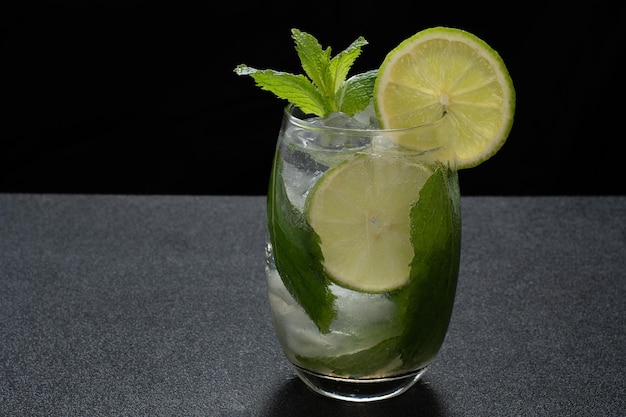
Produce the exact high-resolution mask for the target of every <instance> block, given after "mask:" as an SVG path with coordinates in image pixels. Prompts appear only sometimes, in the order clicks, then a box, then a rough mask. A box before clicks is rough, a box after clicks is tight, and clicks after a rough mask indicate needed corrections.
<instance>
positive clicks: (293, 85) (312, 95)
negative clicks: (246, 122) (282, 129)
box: [235, 65, 332, 117]
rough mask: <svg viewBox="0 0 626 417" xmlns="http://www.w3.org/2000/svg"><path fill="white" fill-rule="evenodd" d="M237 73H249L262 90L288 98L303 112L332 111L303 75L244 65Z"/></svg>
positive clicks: (318, 112)
mask: <svg viewBox="0 0 626 417" xmlns="http://www.w3.org/2000/svg"><path fill="white" fill-rule="evenodd" d="M235 72H236V73H237V74H238V75H250V76H251V77H252V78H253V79H254V81H255V82H256V84H257V86H259V87H261V89H262V90H266V91H270V92H272V93H274V94H275V95H276V96H277V97H279V98H282V99H285V100H289V102H291V103H292V104H294V105H295V106H297V107H299V108H300V110H302V111H303V112H304V113H311V114H315V115H318V116H320V117H321V116H324V115H325V114H328V113H330V112H331V111H332V109H331V108H329V107H328V101H327V100H326V99H325V98H324V97H323V96H322V95H321V94H320V92H319V91H318V90H317V89H316V88H315V86H314V85H313V84H312V83H311V81H310V80H309V79H308V78H306V77H305V76H304V75H293V74H289V73H286V72H279V71H274V70H263V71H261V70H258V69H255V68H252V67H248V66H246V65H239V66H237V68H236V69H235Z"/></svg>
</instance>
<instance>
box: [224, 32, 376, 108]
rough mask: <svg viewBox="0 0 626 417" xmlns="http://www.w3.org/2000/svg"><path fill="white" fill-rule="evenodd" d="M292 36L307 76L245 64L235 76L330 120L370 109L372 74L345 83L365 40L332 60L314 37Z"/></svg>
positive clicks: (238, 67)
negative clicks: (336, 114) (336, 115)
mask: <svg viewBox="0 0 626 417" xmlns="http://www.w3.org/2000/svg"><path fill="white" fill-rule="evenodd" d="M291 36H292V38H293V40H294V41H295V48H296V52H297V54H298V57H299V58H300V63H301V65H302V68H303V70H304V72H305V74H306V76H305V75H302V74H300V75H294V74H289V73H285V72H280V71H274V70H258V69H255V68H252V67H249V66H247V65H244V64H240V65H238V66H237V67H236V68H235V70H234V71H235V73H236V74H237V75H250V76H251V77H252V78H254V80H255V81H256V84H257V86H259V87H261V89H263V90H266V91H270V92H272V93H274V94H275V95H276V96H277V97H278V98H281V99H284V100H287V101H289V102H290V103H291V104H293V105H295V106H296V107H299V108H300V110H302V111H303V112H304V113H308V114H315V115H317V116H320V117H327V116H328V115H330V114H331V113H333V112H338V111H342V112H344V113H347V114H348V115H350V116H353V115H354V114H355V113H358V112H359V111H361V110H363V109H365V107H367V105H368V104H369V101H371V98H372V95H373V89H374V82H373V80H371V82H370V78H371V74H370V72H368V73H365V74H364V75H363V76H362V77H358V76H357V77H356V78H355V77H353V79H350V80H347V81H346V78H347V76H348V73H349V71H350V68H351V67H352V65H353V64H354V61H355V60H356V58H357V57H358V56H359V55H360V54H361V47H362V46H364V45H367V41H366V40H365V39H364V38H363V37H359V38H358V39H356V40H355V41H354V42H352V43H351V44H350V46H348V47H347V48H346V49H345V50H343V51H342V52H340V53H339V54H337V55H336V56H335V57H332V58H331V48H330V47H327V48H326V49H324V48H323V47H322V46H321V45H320V43H319V42H318V41H317V39H316V38H315V37H313V36H312V35H310V34H308V33H306V32H302V31H300V30H298V29H292V30H291ZM374 78H375V77H374ZM351 80H352V81H351ZM366 99H368V100H367V101H366Z"/></svg>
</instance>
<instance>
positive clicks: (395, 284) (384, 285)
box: [305, 154, 432, 293]
mask: <svg viewBox="0 0 626 417" xmlns="http://www.w3.org/2000/svg"><path fill="white" fill-rule="evenodd" d="M431 173H432V169H431V168H429V167H428V166H426V165H422V164H418V163H416V162H415V161H414V160H411V159H410V158H402V157H397V158H393V157H388V156H385V157H380V156H376V155H371V154H358V155H356V156H354V157H353V158H351V159H348V160H346V161H344V162H343V163H341V164H339V165H338V166H336V167H334V168H332V169H330V170H329V171H327V172H326V174H325V175H324V176H323V177H322V178H321V179H320V180H319V182H318V183H317V184H316V185H315V187H314V189H313V190H312V193H311V194H310V195H309V198H308V199H307V202H306V208H305V209H306V212H307V217H308V220H309V224H310V225H311V226H312V227H313V229H314V230H315V232H316V233H317V234H318V236H319V238H320V248H321V251H322V254H323V256H324V261H323V264H324V268H325V269H326V272H327V273H328V274H329V276H330V278H331V279H332V280H333V281H335V282H336V283H337V284H339V285H342V286H344V287H347V288H351V289H354V290H357V291H362V292H370V293H379V292H386V291H390V290H393V289H396V288H399V287H401V286H403V285H404V284H406V283H407V281H408V280H409V273H410V263H411V260H412V259H413V253H414V251H413V247H412V244H411V241H410V236H411V233H410V227H411V225H410V212H411V207H412V206H413V205H414V204H415V203H416V201H417V200H418V198H419V192H420V190H421V189H422V187H423V185H424V183H425V182H426V180H427V179H428V177H429V176H430V175H431Z"/></svg>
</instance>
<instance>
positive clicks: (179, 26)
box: [0, 0, 626, 195]
mask: <svg viewBox="0 0 626 417" xmlns="http://www.w3.org/2000/svg"><path fill="white" fill-rule="evenodd" d="M432 3H433V2H420V3H416V2H415V3H414V2H406V1H395V0H389V1H385V2H372V1H361V2H358V3H357V2H343V1H335V2H330V3H319V2H311V3H304V2H300V3H298V2H272V3H270V2H267V1H257V2H250V1H239V2H237V1H231V2H220V1H214V2H209V1H204V2H199V1H198V2H188V3H187V2H171V3H170V4H168V3H165V2H153V1H147V0H146V1H142V0H135V1H132V0H109V1H105V0H99V1H98V0H91V1H83V0H73V1H72V0H57V1H48V2H40V3H38V4H36V5H34V4H33V3H32V2H26V1H17V0H16V1H11V0H8V1H4V2H3V3H2V4H1V5H0V14H1V16H0V19H1V24H2V51H1V54H2V55H1V58H0V62H1V66H2V68H3V71H2V72H3V75H1V77H2V78H1V79H2V84H1V88H2V92H1V95H0V98H1V100H2V102H3V104H4V106H3V108H4V110H2V114H3V117H2V120H3V121H2V122H1V123H0V143H1V145H0V146H1V147H0V158H1V162H0V192H62V193H67V192H72V193H73V192H80V193H125V194H127V193H132V194H257V195H261V194H265V192H266V189H267V181H268V177H269V164H270V162H271V158H272V154H273V150H274V143H275V139H276V134H277V131H278V128H279V125H280V119H281V112H282V108H283V106H284V103H283V102H281V101H279V100H278V99H276V98H275V97H274V96H273V95H271V94H270V93H267V92H264V91H261V90H260V89H258V88H257V87H255V86H254V84H253V81H252V80H251V79H250V78H249V77H238V76H236V75H235V74H234V73H233V68H234V67H235V66H236V65H237V64H239V63H246V64H248V65H251V66H255V67H258V68H273V69H277V70H283V71H290V72H295V71H298V70H299V62H298V59H297V56H296V54H295V52H294V49H293V43H292V40H291V38H290V28H292V27H295V28H299V29H301V30H303V31H307V32H309V33H312V34H313V35H315V36H316V37H317V38H318V39H319V40H320V42H321V43H322V44H323V45H324V46H328V45H330V46H331V47H332V48H333V51H334V52H338V51H340V50H342V49H343V48H345V47H346V46H347V45H348V44H349V43H350V42H352V41H353V40H354V39H356V38H357V37H358V36H359V35H362V36H364V37H365V38H366V39H367V40H368V41H369V45H367V46H365V47H364V49H363V53H362V55H361V57H360V58H359V59H358V60H357V63H356V64H355V67H354V70H355V71H365V70H368V69H372V68H376V67H378V65H379V64H380V62H381V61H382V59H383V58H384V56H385V54H386V52H387V51H389V50H391V49H392V48H393V47H395V46H396V45H397V44H398V43H399V42H400V41H402V40H404V39H405V38H407V37H409V36H410V35H412V34H414V33H415V32H417V31H419V30H421V29H423V28H426V27H429V26H435V25H445V26H455V27H459V28H462V29H465V30H468V31H470V32H473V33H475V34H476V35H478V36H479V37H481V38H482V39H484V40H485V41H487V42H488V43H489V44H490V45H491V46H493V47H494V48H495V49H496V50H497V51H498V52H499V53H500V54H501V56H502V57H503V59H504V60H505V62H506V63H507V66H508V68H509V71H510V73H511V76H512V78H513V81H514V84H515V88H516V92H517V110H516V119H515V123H514V126H513V130H512V132H511V135H510V136H509V140H508V142H507V143H506V144H505V146H504V147H503V148H502V150H501V151H500V152H499V153H498V154H497V155H496V156H494V157H493V158H492V159H491V160H489V161H487V162H485V163H483V164H482V165H480V166H479V167H476V168H473V169H469V170H464V171H461V173H460V178H461V190H462V193H463V194H464V195H545V194H561V195H565V194H576V195H581V194H585V195H597V194H624V193H625V191H626V187H625V186H624V181H623V179H622V177H623V174H622V152H621V149H622V148H623V144H624V139H625V137H626V135H625V134H624V128H623V127H622V126H621V122H622V120H623V119H624V113H623V110H624V105H623V100H624V97H626V95H625V89H624V71H623V67H621V66H620V64H621V62H622V61H623V60H624V51H625V49H626V47H625V46H624V45H625V43H624V42H625V41H626V34H625V28H626V6H623V5H622V6H618V5H617V4H620V3H619V2H611V3H609V2H604V3H606V4H603V2H597V1H596V2H589V3H588V4H585V5H584V6H583V5H579V6H575V5H574V4H575V2H574V3H571V4H570V5H567V6H566V8H554V7H542V4H541V3H538V4H537V5H532V4H529V3H528V2H517V3H514V4H511V3H508V2H507V3H502V2H501V3H498V4H499V5H498V7H497V8H495V9H494V8H493V7H492V6H486V5H484V4H483V3H481V2H470V1H466V2H463V3H459V4H458V5H456V4H454V3H450V2H438V3H437V4H432ZM412 4H415V6H411V5H412ZM609 4H613V5H612V6H609Z"/></svg>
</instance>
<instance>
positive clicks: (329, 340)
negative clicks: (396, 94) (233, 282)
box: [266, 106, 461, 402]
mask: <svg viewBox="0 0 626 417" xmlns="http://www.w3.org/2000/svg"><path fill="white" fill-rule="evenodd" d="M341 123H343V124H339V127H337V126H325V125H323V124H321V123H320V121H319V118H315V117H311V116H310V115H304V114H302V113H301V112H300V111H299V110H298V109H297V108H295V107H294V106H287V107H286V109H285V111H284V115H283V121H282V126H281V128H280V132H279V135H278V140H277V145H276V153H275V157H274V160H273V165H272V173H271V180H270V186H269V191H268V196H267V216H268V223H267V224H268V237H267V245H266V276H267V285H268V295H269V304H270V310H271V314H272V321H273V325H274V329H275V333H276V336H277V338H278V341H279V342H280V345H281V347H282V350H283V352H284V354H285V356H286V359H287V360H288V361H289V363H290V365H291V366H292V368H293V369H294V371H295V373H296V374H297V375H298V376H299V378H300V379H301V380H302V381H303V382H304V383H305V384H306V385H307V386H308V387H309V388H311V389H312V390H313V391H315V392H317V393H320V394H323V395H325V396H328V397H333V398H337V399H343V400H348V401H357V402H365V401H375V400H381V399H385V398H390V397H393V396H396V395H398V394H400V393H403V392H405V391H406V390H408V389H409V388H410V387H411V386H413V385H414V384H415V383H416V382H417V381H418V380H419V379H420V377H421V376H422V375H423V374H424V372H425V371H426V370H427V369H428V367H429V366H430V365H431V363H432V362H433V360H434V359H435V356H436V355H437V353H438V351H439V350H440V347H441V345H442V343H443V341H444V338H445V335H446V331H447V328H448V324H449V321H450V317H451V314H452V308H453V304H454V297H455V292H456V285H457V278H458V270H459V261H460V245H461V213H460V196H459V183H458V176H457V171H456V169H455V166H454V164H453V163H451V162H450V160H449V159H450V158H449V157H448V155H449V154H448V152H447V151H448V149H447V147H448V145H447V140H446V139H447V138H448V137H449V132H450V129H449V127H448V125H447V123H446V119H445V115H443V116H442V118H441V120H438V121H436V122H434V123H432V124H429V125H425V126H418V127H414V128H408V129H395V130H381V129H377V128H373V129H371V128H365V127H362V126H361V125H357V126H353V125H351V124H350V123H351V122H350V121H348V122H347V127H342V126H344V124H346V123H345V122H341ZM334 187H336V188H334ZM399 207H400V209H399ZM389 218H391V219H395V220H394V221H393V222H391V221H389V220H388V219H389ZM383 223H384V224H383ZM374 229H375V230H374ZM377 233H391V234H392V235H393V238H391V239H387V240H383V241H382V242H383V243H381V244H380V246H376V245H377V243H376V242H373V240H374V239H376V238H377V237H378V234H377ZM392 235H388V236H392ZM333 236H334V237H333ZM370 240H371V241H370ZM385 242H387V243H385ZM389 242H391V243H389Z"/></svg>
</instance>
